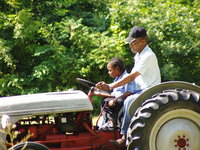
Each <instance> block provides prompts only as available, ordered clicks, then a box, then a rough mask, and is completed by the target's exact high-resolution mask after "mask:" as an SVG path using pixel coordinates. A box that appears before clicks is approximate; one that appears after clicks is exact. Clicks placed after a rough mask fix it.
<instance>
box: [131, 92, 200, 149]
mask: <svg viewBox="0 0 200 150" xmlns="http://www.w3.org/2000/svg"><path fill="white" fill-rule="evenodd" d="M199 97H200V93H196V92H194V91H191V90H184V89H178V90H165V91H163V93H159V94H156V95H154V96H153V97H152V98H151V99H149V100H146V101H145V102H144V103H143V104H142V106H141V107H140V108H139V109H138V110H137V111H136V114H135V115H134V117H133V118H132V120H131V124H130V126H129V129H128V133H127V148H128V150H199V148H200V142H199V139H200V98H199Z"/></svg>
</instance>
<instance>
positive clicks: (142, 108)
mask: <svg viewBox="0 0 200 150" xmlns="http://www.w3.org/2000/svg"><path fill="white" fill-rule="evenodd" d="M78 81H79V82H80V83H82V84H83V85H85V86H87V87H90V91H89V93H88V95H86V94H85V93H84V92H82V91H77V90H75V91H64V92H52V93H41V94H30V95H21V96H11V97H2V98H0V101H1V103H0V117H1V120H2V121H1V124H2V125H1V126H2V129H1V131H2V132H0V133H1V141H2V143H3V144H1V145H4V147H5V145H6V147H7V148H8V149H10V150H11V149H13V150H21V149H22V148H25V149H27V150H28V149H31V150H48V149H50V150H117V149H119V150H122V149H128V150H199V149H200V142H199V139H200V87H199V86H196V85H194V84H190V83H187V82H181V81H170V82H165V83H161V84H159V85H156V86H154V87H151V88H149V89H148V90H146V91H144V92H143V93H142V94H141V95H140V96H138V98H137V99H136V100H135V101H134V102H133V103H132V105H131V106H130V108H129V113H130V115H131V116H132V121H131V124H130V126H129V129H128V134H127V141H126V147H121V148H117V147H114V146H113V145H112V144H110V143H109V140H111V139H112V140H113V139H117V138H119V137H120V134H119V130H114V131H100V130H98V128H97V126H96V125H93V124H92V109H93V107H92V94H93V92H94V88H93V86H95V84H94V83H92V82H90V81H87V80H84V79H78ZM13 125H15V127H13ZM7 129H10V132H11V133H12V134H14V136H12V134H6V133H7V132H6V131H7ZM15 133H18V134H15ZM26 139H27V141H26V142H20V143H19V144H17V143H18V142H19V141H23V140H26ZM2 149H3V146H2ZM3 150H4V149H3Z"/></svg>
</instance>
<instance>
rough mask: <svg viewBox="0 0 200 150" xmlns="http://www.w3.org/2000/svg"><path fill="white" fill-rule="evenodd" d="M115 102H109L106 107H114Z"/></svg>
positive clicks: (114, 100)
mask: <svg viewBox="0 0 200 150" xmlns="http://www.w3.org/2000/svg"><path fill="white" fill-rule="evenodd" d="M116 102H117V100H116V99H113V100H110V101H109V102H108V106H109V107H114V106H115V104H116Z"/></svg>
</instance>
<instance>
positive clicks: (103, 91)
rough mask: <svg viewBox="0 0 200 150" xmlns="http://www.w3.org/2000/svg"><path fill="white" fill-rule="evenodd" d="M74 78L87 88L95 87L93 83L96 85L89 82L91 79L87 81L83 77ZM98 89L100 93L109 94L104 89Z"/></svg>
mask: <svg viewBox="0 0 200 150" xmlns="http://www.w3.org/2000/svg"><path fill="white" fill-rule="evenodd" d="M76 80H77V81H78V82H79V83H80V84H82V85H84V86H86V87H88V88H91V87H95V85H96V84H95V83H93V82H91V81H88V80H85V79H81V78H76ZM99 91H101V92H102V93H106V94H110V92H109V91H105V90H99Z"/></svg>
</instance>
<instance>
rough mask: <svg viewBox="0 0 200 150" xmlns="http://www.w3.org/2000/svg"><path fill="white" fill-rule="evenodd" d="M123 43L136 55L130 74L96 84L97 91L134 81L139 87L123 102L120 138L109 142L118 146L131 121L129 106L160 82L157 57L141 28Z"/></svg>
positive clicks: (133, 31) (124, 136)
mask: <svg viewBox="0 0 200 150" xmlns="http://www.w3.org/2000/svg"><path fill="white" fill-rule="evenodd" d="M125 41H126V42H128V43H129V45H130V48H131V51H132V52H133V53H136V54H135V56H134V60H135V64H134V67H133V68H132V71H131V73H130V74H129V75H128V76H126V77H124V78H122V79H121V80H119V81H117V82H114V83H111V84H107V83H105V82H103V81H102V82H99V83H97V84H96V86H97V88H99V89H103V90H112V89H114V88H116V87H119V86H122V85H124V84H127V83H129V82H131V81H133V80H135V82H136V84H137V85H138V86H139V87H140V91H138V92H137V93H135V94H133V95H131V96H128V97H127V98H126V99H125V100H124V109H123V111H124V119H123V123H122V127H121V134H122V138H120V139H118V140H111V141H110V142H112V143H113V144H115V145H118V146H120V145H122V144H123V143H124V142H125V140H126V133H127V130H128V126H129V124H130V120H131V118H130V116H129V114H128V108H129V106H130V104H131V103H132V102H133V101H134V100H135V99H136V97H137V96H138V95H139V94H141V92H142V91H144V90H146V89H147V88H149V87H151V86H154V85H156V84H159V83H160V82H161V76H160V69H159V66H158V61H157V57H156V55H155V54H154V52H153V51H152V50H151V48H150V47H149V46H148V44H147V32H146V30H145V29H144V28H142V27H139V26H134V27H133V28H132V29H131V31H130V33H129V35H128V37H127V38H126V40H125Z"/></svg>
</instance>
